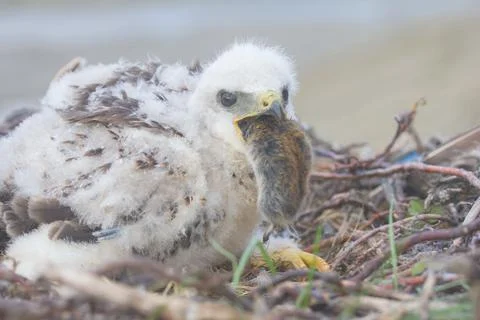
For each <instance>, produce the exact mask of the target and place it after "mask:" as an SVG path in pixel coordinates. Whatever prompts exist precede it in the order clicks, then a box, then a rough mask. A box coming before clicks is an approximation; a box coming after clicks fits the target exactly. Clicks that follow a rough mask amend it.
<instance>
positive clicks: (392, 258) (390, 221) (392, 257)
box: [388, 199, 398, 290]
mask: <svg viewBox="0 0 480 320" xmlns="http://www.w3.org/2000/svg"><path fill="white" fill-rule="evenodd" d="M394 208H395V201H394V200H393V199H392V200H391V201H390V209H389V212H388V242H389V243H390V252H391V254H390V264H391V265H392V269H393V275H392V281H393V287H394V288H395V290H397V289H398V276H397V274H398V256H397V246H396V244H395V234H394V230H393V209H394Z"/></svg>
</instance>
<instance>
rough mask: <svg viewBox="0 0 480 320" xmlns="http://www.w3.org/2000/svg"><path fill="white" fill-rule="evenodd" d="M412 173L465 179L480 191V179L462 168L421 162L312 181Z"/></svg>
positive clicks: (326, 174)
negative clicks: (417, 172)
mask: <svg viewBox="0 0 480 320" xmlns="http://www.w3.org/2000/svg"><path fill="white" fill-rule="evenodd" d="M411 171H421V172H424V173H429V174H442V175H450V176H456V177H459V178H463V179H464V180H466V181H467V182H469V183H470V184H471V185H472V186H474V187H475V188H477V189H478V190H480V179H479V178H477V176H476V175H475V174H474V173H473V172H471V171H467V170H464V169H460V168H452V167H443V166H435V165H429V164H424V163H419V162H413V163H405V164H396V165H392V166H390V167H388V168H380V169H372V170H368V171H363V172H357V173H354V174H352V173H332V172H314V173H312V175H311V177H310V179H311V180H312V181H321V180H360V179H366V178H380V177H388V176H391V175H393V174H396V173H409V172H411Z"/></svg>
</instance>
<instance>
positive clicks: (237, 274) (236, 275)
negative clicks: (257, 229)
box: [232, 237, 259, 290]
mask: <svg viewBox="0 0 480 320" xmlns="http://www.w3.org/2000/svg"><path fill="white" fill-rule="evenodd" d="M258 241H259V240H258V239H257V238H255V237H252V239H251V240H250V242H249V244H248V246H247V248H246V249H245V250H244V251H243V253H242V256H241V257H240V261H239V262H238V267H237V268H236V269H235V270H234V271H233V279H232V286H233V289H234V290H236V289H237V288H238V284H239V283H240V278H241V277H242V274H243V271H244V270H245V268H246V267H247V264H248V260H249V259H250V257H251V256H252V254H253V251H254V250H255V247H256V246H257V243H258Z"/></svg>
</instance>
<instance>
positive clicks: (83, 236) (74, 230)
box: [48, 221, 96, 242]
mask: <svg viewBox="0 0 480 320" xmlns="http://www.w3.org/2000/svg"><path fill="white" fill-rule="evenodd" d="M48 237H49V238H50V239H51V240H68V241H74V242H94V241H96V237H94V236H93V234H92V230H91V229H89V228H88V227H86V226H83V225H79V224H76V223H74V222H72V221H57V222H55V223H53V224H52V225H51V226H50V229H49V230H48Z"/></svg>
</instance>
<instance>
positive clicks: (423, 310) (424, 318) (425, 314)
mask: <svg viewBox="0 0 480 320" xmlns="http://www.w3.org/2000/svg"><path fill="white" fill-rule="evenodd" d="M436 280H437V279H436V277H435V274H434V273H433V271H432V270H429V271H428V275H427V279H426V280H425V284H424V285H423V291H422V295H421V296H420V301H419V306H418V307H419V308H418V310H419V314H420V319H421V320H428V319H429V306H428V304H429V300H430V298H431V297H432V295H433V293H434V289H435V283H436Z"/></svg>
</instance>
